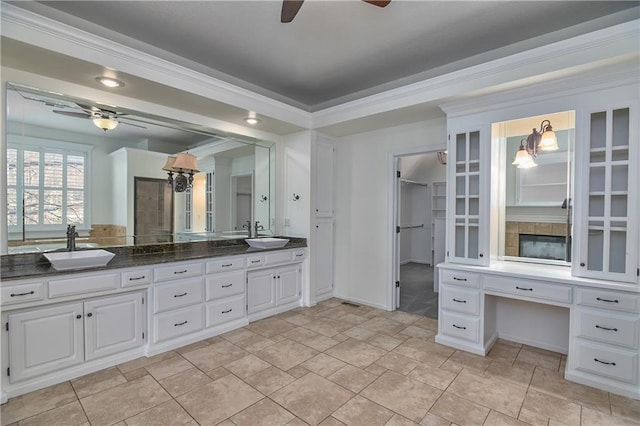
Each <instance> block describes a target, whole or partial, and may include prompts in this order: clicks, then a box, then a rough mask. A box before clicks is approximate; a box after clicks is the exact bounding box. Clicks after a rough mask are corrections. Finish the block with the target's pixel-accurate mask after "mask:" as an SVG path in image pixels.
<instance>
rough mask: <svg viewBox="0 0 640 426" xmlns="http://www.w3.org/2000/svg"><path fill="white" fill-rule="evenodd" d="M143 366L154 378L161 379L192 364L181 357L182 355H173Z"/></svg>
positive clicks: (188, 367)
mask: <svg viewBox="0 0 640 426" xmlns="http://www.w3.org/2000/svg"><path fill="white" fill-rule="evenodd" d="M145 368H146V370H147V371H148V372H149V374H151V375H152V376H153V377H154V378H155V379H156V380H162V379H164V378H166V377H170V376H173V375H174V374H178V373H181V372H183V371H186V370H189V369H190V368H193V364H191V363H190V362H189V361H187V360H186V359H184V358H182V356H174V357H172V358H169V359H166V360H164V361H160V362H156V363H155V364H152V365H150V366H148V367H145Z"/></svg>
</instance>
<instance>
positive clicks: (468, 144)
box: [447, 130, 489, 265]
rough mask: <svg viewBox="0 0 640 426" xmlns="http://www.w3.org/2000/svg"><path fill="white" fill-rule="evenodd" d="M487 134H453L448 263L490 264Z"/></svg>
mask: <svg viewBox="0 0 640 426" xmlns="http://www.w3.org/2000/svg"><path fill="white" fill-rule="evenodd" d="M485 134H486V132H484V131H481V130H470V131H453V132H451V133H450V136H449V154H448V156H447V157H448V162H449V166H448V167H449V169H448V172H449V182H451V183H452V185H448V189H449V221H448V228H449V229H448V232H449V237H448V244H449V246H448V248H447V254H448V261H450V262H458V263H467V264H474V265H488V264H489V256H488V246H487V245H488V231H489V223H488V214H487V211H486V209H487V207H488V203H487V200H488V199H489V194H488V189H489V188H488V187H487V186H486V179H487V170H488V169H489V168H488V165H487V164H486V163H487V160H488V157H487V156H486V155H485V152H486V151H487V146H486V142H484V139H485Z"/></svg>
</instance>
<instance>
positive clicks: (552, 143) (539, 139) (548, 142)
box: [527, 120, 559, 157]
mask: <svg viewBox="0 0 640 426" xmlns="http://www.w3.org/2000/svg"><path fill="white" fill-rule="evenodd" d="M558 149H559V147H558V138H557V137H556V134H555V132H554V131H553V127H551V121H549V120H542V123H540V131H538V130H536V129H533V132H532V133H531V134H530V135H529V136H527V152H528V153H529V155H531V156H532V157H535V156H536V155H537V153H538V151H557V150H558Z"/></svg>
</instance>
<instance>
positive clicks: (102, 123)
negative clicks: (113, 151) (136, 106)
mask: <svg viewBox="0 0 640 426" xmlns="http://www.w3.org/2000/svg"><path fill="white" fill-rule="evenodd" d="M93 124H95V125H96V127H98V128H99V129H102V130H104V131H105V132H106V131H107V130H113V129H115V128H116V127H118V120H116V119H115V118H110V117H96V118H94V119H93Z"/></svg>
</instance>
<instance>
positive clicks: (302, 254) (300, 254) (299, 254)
mask: <svg viewBox="0 0 640 426" xmlns="http://www.w3.org/2000/svg"><path fill="white" fill-rule="evenodd" d="M302 256H304V253H298V254H296V257H302Z"/></svg>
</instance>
